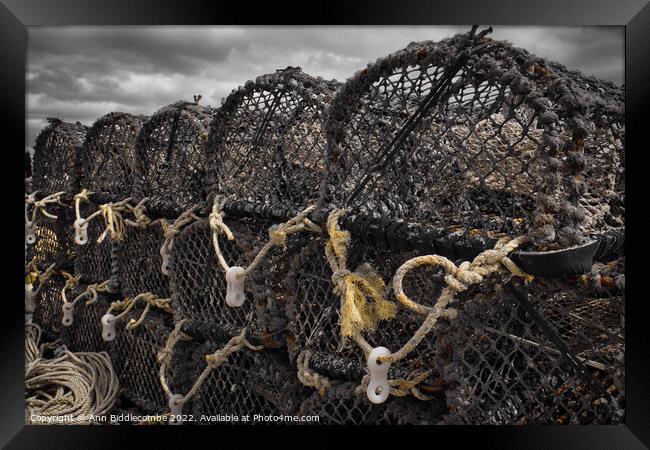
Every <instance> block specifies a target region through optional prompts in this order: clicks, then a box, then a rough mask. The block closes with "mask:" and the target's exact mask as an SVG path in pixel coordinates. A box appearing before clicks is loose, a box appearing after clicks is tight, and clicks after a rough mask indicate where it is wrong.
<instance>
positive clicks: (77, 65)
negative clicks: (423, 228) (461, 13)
mask: <svg viewBox="0 0 650 450" xmlns="http://www.w3.org/2000/svg"><path fill="white" fill-rule="evenodd" d="M494 29H495V31H494V33H493V34H492V37H493V38H494V39H505V40H508V41H510V42H511V43H513V44H514V45H515V46H518V47H523V48H525V49H527V50H528V51H529V52H531V53H532V54H534V55H537V56H542V57H545V58H548V59H551V60H554V61H557V62H559V63H562V64H564V65H566V66H567V67H569V68H571V69H579V70H581V71H583V72H585V73H587V74H590V75H595V76H597V77H600V78H604V79H607V80H611V81H614V82H615V83H617V84H619V85H620V84H622V83H623V80H624V30H623V28H622V27H532V26H531V27H501V26H495V27H494ZM467 30H469V26H464V27H442V26H426V27H404V26H399V27H389V26H386V27H367V26H366V27H341V26H335V27H312V26H309V27H221V26H219V27H217V26H215V27H178V26H176V27H57V28H42V27H39V28H30V29H29V34H28V42H29V44H28V45H29V47H28V55H27V142H26V145H27V147H31V146H33V145H34V142H35V139H36V136H37V134H38V133H39V132H40V130H41V129H42V128H43V127H44V126H45V125H46V123H45V121H44V119H45V118H46V117H59V118H61V119H63V120H66V121H81V122H82V123H84V124H86V125H91V124H92V123H93V122H94V121H95V119H97V118H98V117H100V116H102V115H104V114H106V113H109V112H111V111H125V112H131V113H136V114H147V115H150V114H152V113H153V112H155V111H156V110H158V109H159V108H161V107H163V106H165V105H167V104H170V103H173V102H175V101H177V100H191V99H192V95H193V94H201V95H203V99H202V100H201V104H203V105H212V106H219V105H220V104H221V98H222V97H225V96H227V95H228V94H229V93H230V91H231V89H233V88H236V87H237V86H238V85H242V84H244V83H245V82H246V81H247V80H250V79H254V78H255V77H256V76H257V75H260V74H263V73H268V72H273V71H274V70H275V69H278V68H284V67H286V66H289V65H291V66H300V67H302V69H303V70H304V71H305V72H307V73H308V74H310V75H314V76H317V75H320V76H322V77H324V78H335V79H337V80H339V81H344V80H345V79H347V78H348V77H350V76H352V75H353V74H354V72H356V71H357V70H358V69H360V68H363V67H364V66H365V65H366V64H367V63H368V62H370V61H374V60H375V59H377V58H378V57H380V56H384V55H386V54H388V53H391V52H393V51H395V50H398V49H400V48H403V47H405V46H406V45H407V44H408V43H410V42H413V41H419V40H426V39H431V40H438V39H441V38H444V37H448V36H451V35H453V34H455V33H457V32H465V31H467Z"/></svg>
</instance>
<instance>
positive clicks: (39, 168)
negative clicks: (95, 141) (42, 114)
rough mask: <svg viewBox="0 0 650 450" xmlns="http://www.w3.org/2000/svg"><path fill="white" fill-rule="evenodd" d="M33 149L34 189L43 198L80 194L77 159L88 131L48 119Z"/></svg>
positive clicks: (81, 126)
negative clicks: (44, 195)
mask: <svg viewBox="0 0 650 450" xmlns="http://www.w3.org/2000/svg"><path fill="white" fill-rule="evenodd" d="M48 122H49V125H48V126H47V127H46V128H45V129H44V130H43V131H41V132H40V134H39V135H38V137H37V138H36V145H35V146H34V161H33V177H32V188H33V190H34V191H39V192H40V193H41V194H53V193H55V192H60V191H66V192H77V190H78V187H79V166H78V156H79V153H80V152H81V146H82V144H83V141H84V138H85V136H86V131H87V127H85V126H83V125H81V124H80V123H79V122H77V123H67V122H63V121H61V120H59V119H48Z"/></svg>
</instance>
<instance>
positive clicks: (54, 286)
mask: <svg viewBox="0 0 650 450" xmlns="http://www.w3.org/2000/svg"><path fill="white" fill-rule="evenodd" d="M64 285H65V278H64V277H63V276H61V275H53V276H51V277H50V278H49V279H47V280H46V281H45V282H44V283H43V286H42V287H41V288H40V290H39V292H38V294H37V295H36V297H35V299H34V301H35V305H36V307H35V309H34V315H33V318H32V320H33V322H34V323H35V324H37V325H38V326H40V327H41V330H42V332H43V337H44V339H45V340H47V341H54V340H56V339H59V338H61V337H62V334H63V332H64V329H65V327H64V326H63V325H62V323H61V321H62V320H63V309H62V308H63V298H62V296H61V290H62V289H63V286H64ZM38 288H39V285H38V283H36V284H35V285H34V289H35V290H36V289H38ZM75 292H76V290H75V289H69V290H68V291H66V295H67V297H68V300H72V298H74V295H76V294H75Z"/></svg>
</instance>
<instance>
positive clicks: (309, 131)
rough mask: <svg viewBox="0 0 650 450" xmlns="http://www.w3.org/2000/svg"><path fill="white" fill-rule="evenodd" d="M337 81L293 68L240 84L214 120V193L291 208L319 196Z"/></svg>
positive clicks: (211, 144) (211, 137) (212, 134)
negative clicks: (328, 107)
mask: <svg viewBox="0 0 650 450" xmlns="http://www.w3.org/2000/svg"><path fill="white" fill-rule="evenodd" d="M338 85H339V83H336V82H332V81H325V80H323V79H321V78H313V77H311V76H309V75H307V74H305V73H303V72H302V71H301V70H300V69H299V68H293V67H289V68H287V69H284V70H278V71H277V72H276V73H273V74H268V75H262V76H259V77H257V78H256V79H255V81H248V82H247V83H246V84H245V85H244V86H243V87H240V88H239V89H237V90H234V91H233V93H232V94H231V95H230V96H228V98H227V99H226V100H225V102H224V104H223V106H222V107H221V108H220V109H219V110H218V111H217V113H216V114H215V119H214V122H213V123H212V130H211V134H210V143H209V149H210V171H211V173H210V183H211V184H212V190H213V192H214V193H216V194H222V195H226V196H228V197H229V198H232V199H235V200H243V201H248V202H253V203H256V204H272V205H282V206H284V207H293V208H303V207H305V206H306V204H307V203H308V202H310V201H314V200H316V199H317V198H318V196H319V192H318V189H319V185H320V181H321V179H322V175H323V173H324V170H325V167H324V164H323V155H324V151H325V134H324V132H323V120H324V119H323V115H324V114H323V112H324V109H325V106H326V105H327V103H328V102H329V100H330V99H331V97H332V95H333V92H334V90H335V89H336V88H337V87H338Z"/></svg>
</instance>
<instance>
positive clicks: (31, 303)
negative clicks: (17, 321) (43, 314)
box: [25, 284, 36, 313]
mask: <svg viewBox="0 0 650 450" xmlns="http://www.w3.org/2000/svg"><path fill="white" fill-rule="evenodd" d="M34 297H35V295H34V291H33V290H32V285H31V284H26V285H25V312H26V313H33V312H34V310H35V309H36V301H35V300H34Z"/></svg>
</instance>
